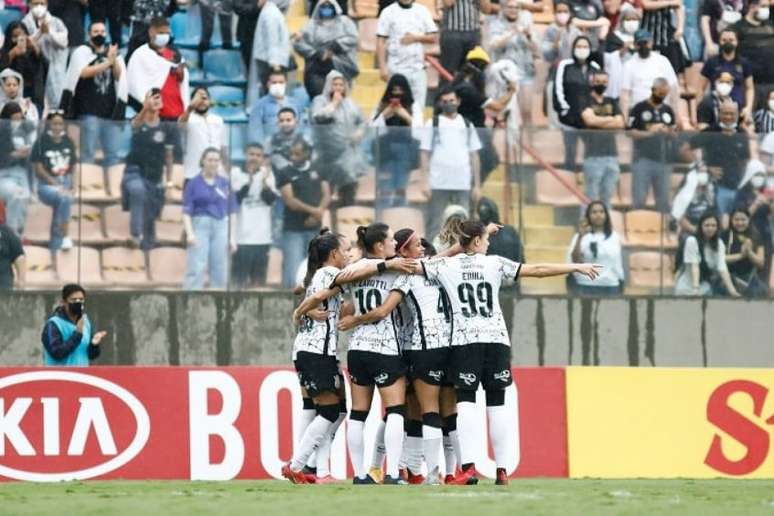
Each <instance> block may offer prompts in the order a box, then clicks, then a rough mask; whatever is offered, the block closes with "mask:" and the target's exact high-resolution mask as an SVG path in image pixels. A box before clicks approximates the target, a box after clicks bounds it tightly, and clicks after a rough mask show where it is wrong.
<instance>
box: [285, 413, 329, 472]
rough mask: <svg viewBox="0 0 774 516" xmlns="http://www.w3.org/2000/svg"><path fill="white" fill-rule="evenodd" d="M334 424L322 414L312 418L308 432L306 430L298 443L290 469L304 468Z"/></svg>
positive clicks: (298, 469)
mask: <svg viewBox="0 0 774 516" xmlns="http://www.w3.org/2000/svg"><path fill="white" fill-rule="evenodd" d="M332 424H333V423H331V422H330V421H328V420H327V419H325V418H324V417H322V416H317V417H315V418H314V419H313V420H312V422H311V423H310V424H309V426H308V427H306V432H304V436H303V437H302V438H301V442H300V443H299V444H298V449H297V450H296V453H294V454H293V459H292V460H291V461H290V469H292V470H293V471H301V470H302V469H303V467H304V465H305V464H306V461H307V460H309V456H310V455H311V454H312V452H313V451H314V450H316V449H317V447H318V446H320V443H321V442H322V440H323V439H324V438H325V436H326V435H327V433H328V429H329V428H330V427H331V425H332Z"/></svg>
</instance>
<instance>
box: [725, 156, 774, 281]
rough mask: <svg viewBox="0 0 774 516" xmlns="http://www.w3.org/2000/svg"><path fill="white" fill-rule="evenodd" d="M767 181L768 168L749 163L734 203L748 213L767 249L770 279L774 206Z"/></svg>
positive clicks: (767, 271) (766, 276)
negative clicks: (773, 212)
mask: <svg viewBox="0 0 774 516" xmlns="http://www.w3.org/2000/svg"><path fill="white" fill-rule="evenodd" d="M766 180H767V176H766V166H765V165H764V164H763V163H761V162H760V161H758V160H750V161H749V162H748V163H747V168H746V170H745V174H744V178H743V179H742V182H741V183H739V191H738V192H737V193H736V200H735V201H734V207H735V208H737V209H742V210H745V211H746V212H747V213H748V215H749V217H750V220H751V222H752V225H753V227H754V228H755V230H756V232H757V233H758V236H759V237H760V240H761V242H762V243H763V246H764V248H765V251H766V254H765V256H766V265H765V268H764V271H765V275H764V278H768V277H769V276H768V273H769V270H770V269H771V247H772V230H771V213H772V205H773V204H774V200H773V199H772V196H771V192H770V191H768V190H767V188H768V185H767V184H766ZM732 218H733V217H732ZM732 222H733V221H732Z"/></svg>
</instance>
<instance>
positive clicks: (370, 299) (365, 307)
mask: <svg viewBox="0 0 774 516" xmlns="http://www.w3.org/2000/svg"><path fill="white" fill-rule="evenodd" d="M355 297H357V304H358V308H360V313H361V314H365V313H367V312H370V311H371V310H373V309H374V308H376V307H377V306H380V305H381V304H382V293H381V292H379V291H378V290H376V289H373V288H372V289H370V290H367V291H366V290H356V291H355Z"/></svg>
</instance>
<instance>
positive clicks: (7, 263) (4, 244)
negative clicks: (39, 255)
mask: <svg viewBox="0 0 774 516" xmlns="http://www.w3.org/2000/svg"><path fill="white" fill-rule="evenodd" d="M26 274H27V262H26V260H25V257H24V248H23V247H22V242H21V238H19V235H18V234H17V233H16V232H15V231H14V230H13V229H11V227H9V226H8V225H6V224H5V223H4V222H0V292H2V291H8V290H13V288H14V287H16V289H17V290H22V289H23V288H24V283H25V279H26Z"/></svg>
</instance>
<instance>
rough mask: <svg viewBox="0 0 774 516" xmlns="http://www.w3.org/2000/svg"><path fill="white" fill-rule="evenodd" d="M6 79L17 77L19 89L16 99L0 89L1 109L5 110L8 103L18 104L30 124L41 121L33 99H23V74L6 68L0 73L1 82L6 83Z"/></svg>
mask: <svg viewBox="0 0 774 516" xmlns="http://www.w3.org/2000/svg"><path fill="white" fill-rule="evenodd" d="M6 77H16V79H18V81H19V89H18V93H17V94H16V97H14V98H10V97H9V96H8V95H6V94H5V90H3V89H2V87H0V109H3V106H5V105H6V104H7V103H8V102H16V103H17V104H19V106H20V107H21V108H22V111H23V112H24V118H25V119H26V120H27V121H29V122H32V123H34V124H37V123H38V122H39V121H40V113H38V108H37V107H36V106H35V103H34V102H32V99H28V98H25V97H23V94H24V77H22V74H20V73H19V72H17V71H16V70H14V69H13V68H6V69H5V70H3V71H2V72H0V82H1V81H4V80H5V78H6Z"/></svg>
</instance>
